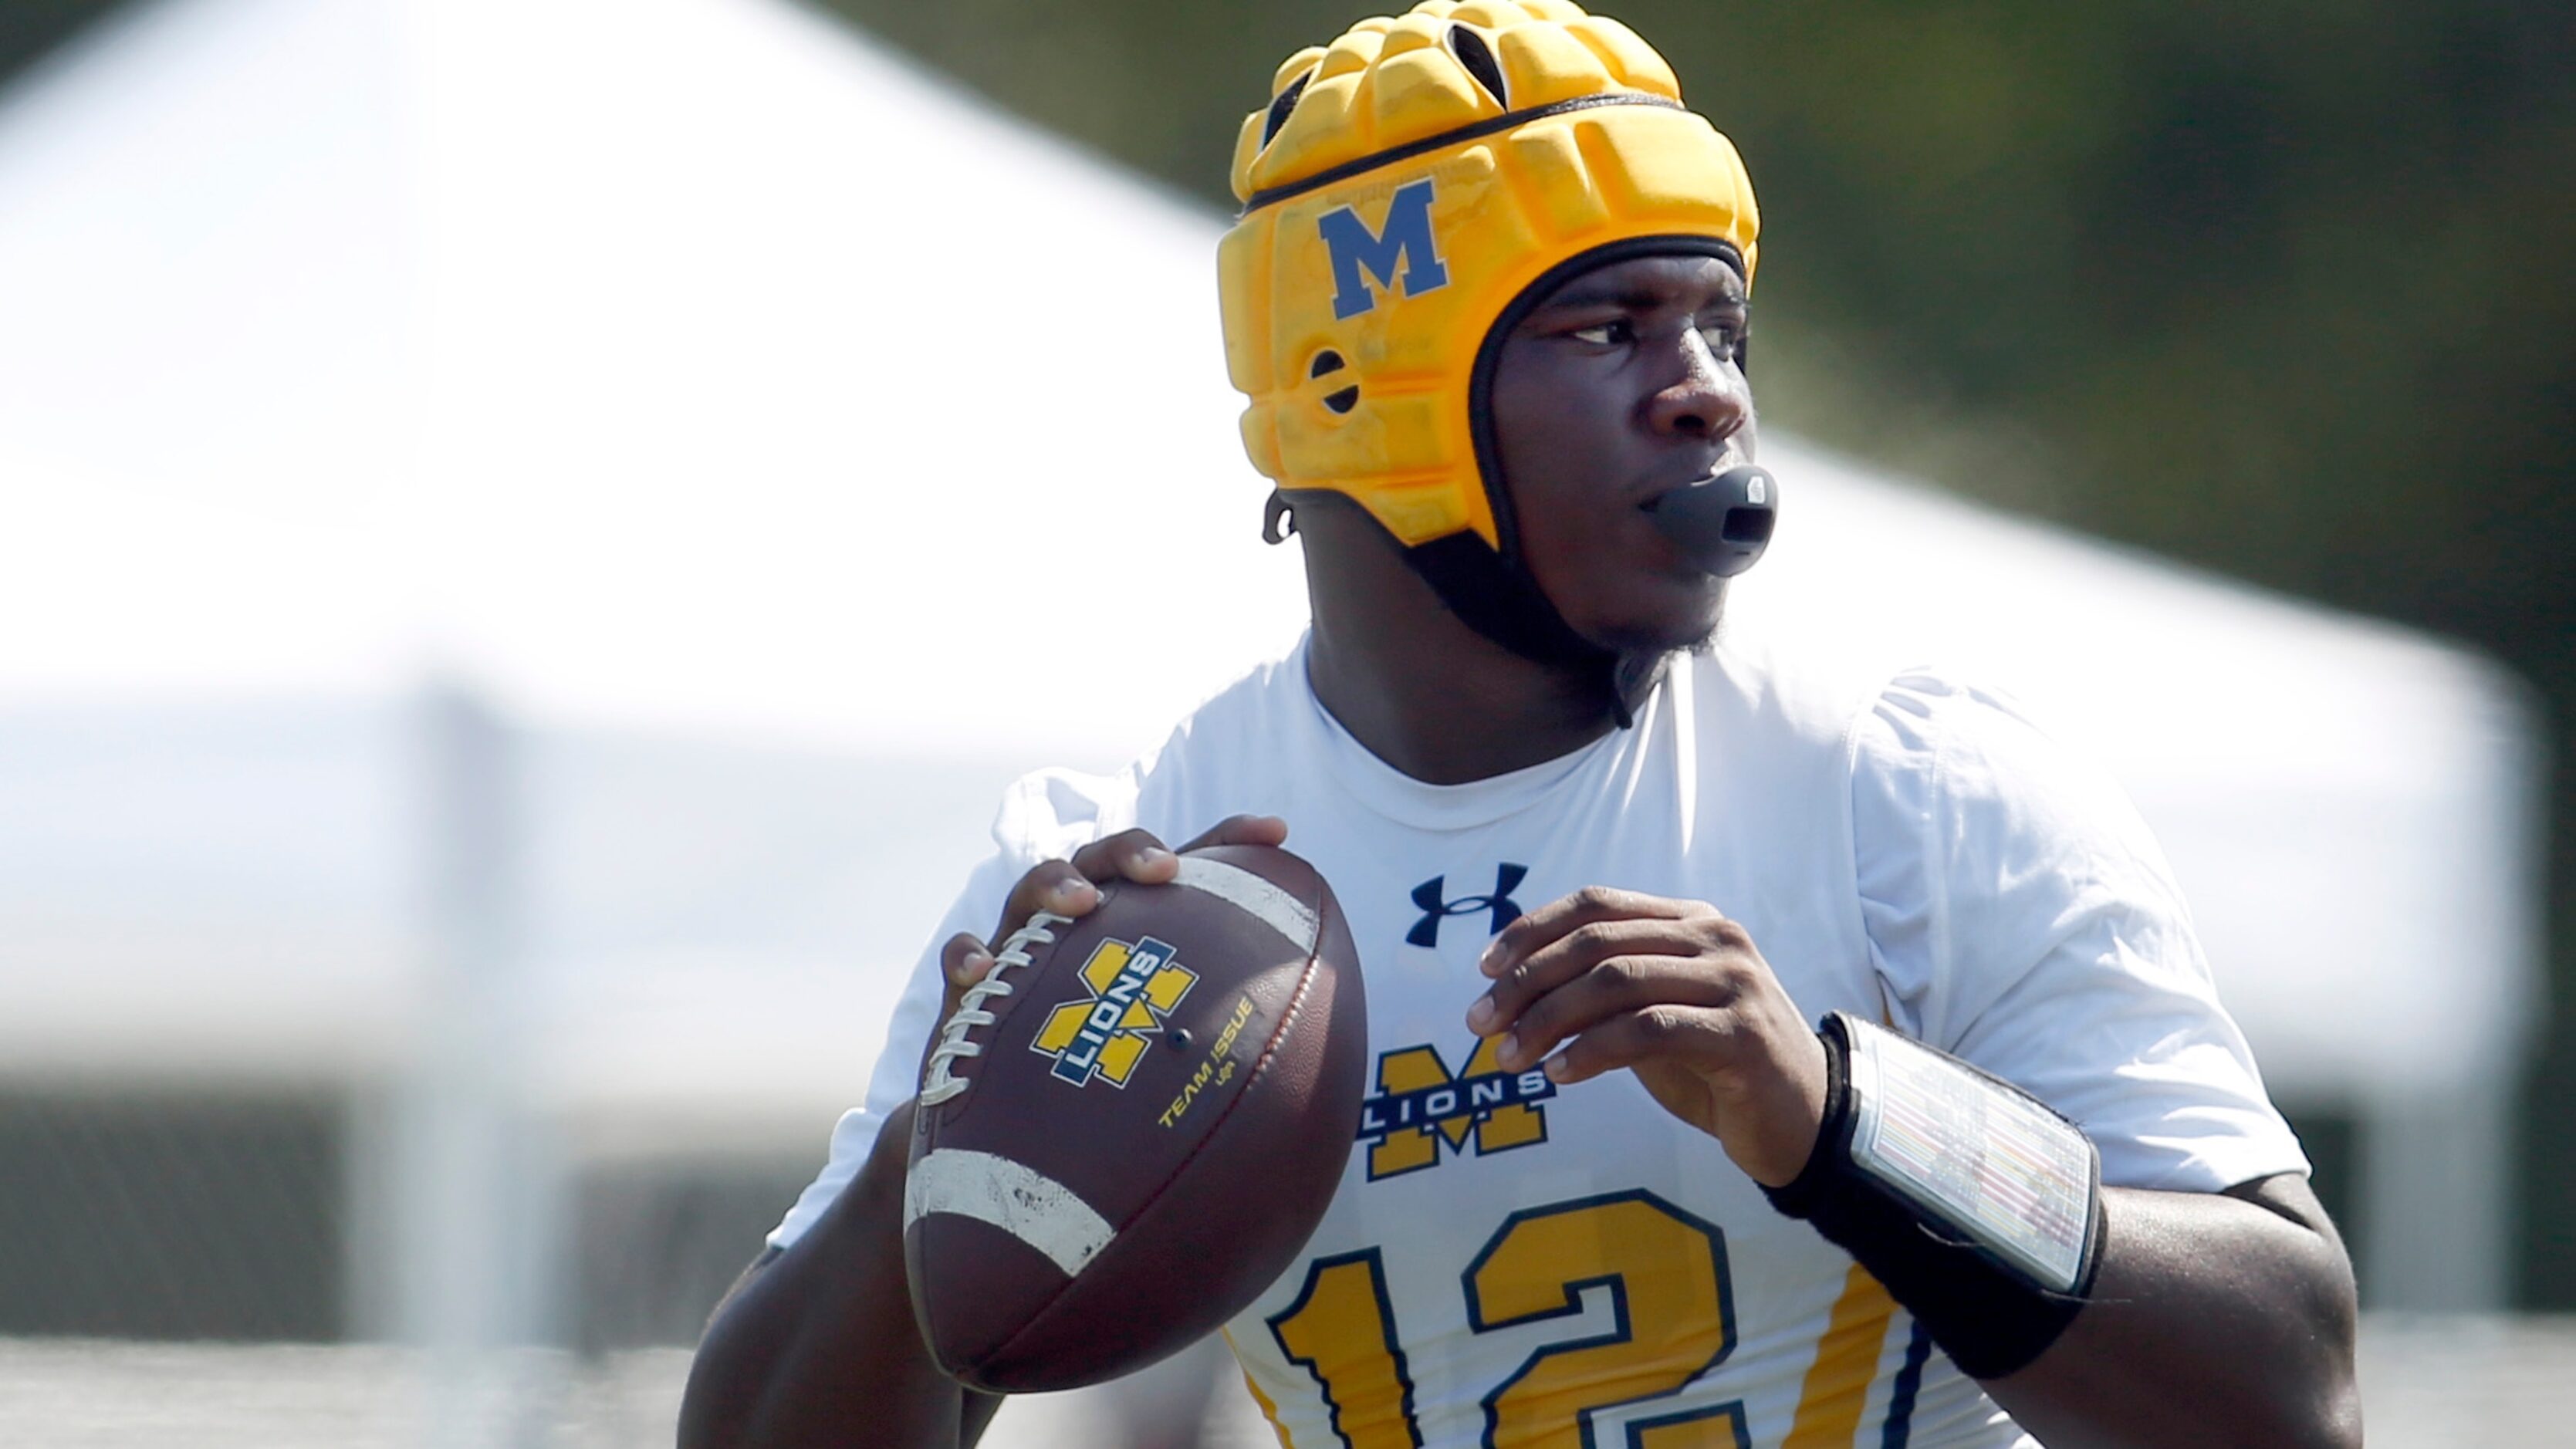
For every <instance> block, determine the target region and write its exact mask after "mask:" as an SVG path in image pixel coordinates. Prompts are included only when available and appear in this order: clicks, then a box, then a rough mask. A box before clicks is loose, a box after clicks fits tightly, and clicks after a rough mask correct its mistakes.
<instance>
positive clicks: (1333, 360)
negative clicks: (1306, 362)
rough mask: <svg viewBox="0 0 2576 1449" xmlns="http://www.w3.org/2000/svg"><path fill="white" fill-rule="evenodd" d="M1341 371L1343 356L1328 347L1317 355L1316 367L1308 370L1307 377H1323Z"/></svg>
mask: <svg viewBox="0 0 2576 1449" xmlns="http://www.w3.org/2000/svg"><path fill="white" fill-rule="evenodd" d="M1341 370H1342V355H1341V354H1340V353H1338V352H1335V351H1333V350H1332V349H1331V348H1329V347H1327V348H1325V349H1324V350H1323V351H1321V352H1318V353H1316V354H1315V365H1314V366H1313V367H1310V368H1308V369H1306V375H1307V376H1308V377H1322V376H1323V375H1324V374H1325V373H1328V372H1339V371H1341Z"/></svg>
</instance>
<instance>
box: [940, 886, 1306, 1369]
mask: <svg viewBox="0 0 2576 1449" xmlns="http://www.w3.org/2000/svg"><path fill="white" fill-rule="evenodd" d="M1328 904H1329V903H1328V902H1327V901H1318V902H1316V910H1315V920H1316V929H1315V944H1314V946H1313V947H1312V948H1311V949H1310V950H1309V951H1308V952H1307V955H1306V969H1305V970H1304V971H1303V972H1300V973H1299V974H1298V977H1297V989H1296V990H1295V991H1293V992H1291V993H1290V994H1289V997H1288V1009H1287V1010H1286V1011H1283V1012H1281V1013H1280V1014H1279V1024H1278V1025H1277V1026H1275V1027H1272V1028H1271V1030H1270V1035H1269V1037H1268V1038H1267V1039H1265V1040H1264V1041H1263V1042H1262V1044H1261V1055H1260V1056H1258V1057H1256V1058H1254V1059H1253V1063H1252V1070H1251V1071H1249V1072H1247V1073H1245V1074H1244V1078H1243V1086H1242V1087H1241V1088H1240V1089H1239V1090H1237V1091H1236V1092H1235V1094H1234V1100H1232V1101H1230V1102H1228V1103H1226V1104H1225V1110H1224V1111H1222V1112H1219V1113H1218V1114H1217V1115H1216V1122H1215V1124H1214V1125H1213V1126H1210V1127H1209V1128H1208V1130H1207V1131H1206V1132H1204V1133H1202V1134H1201V1135H1200V1137H1199V1145H1198V1146H1196V1147H1193V1148H1191V1149H1190V1151H1189V1155H1188V1156H1186V1157H1183V1158H1182V1159H1181V1160H1180V1161H1179V1162H1178V1163H1176V1164H1174V1165H1173V1167H1172V1170H1171V1171H1170V1172H1169V1173H1167V1174H1165V1175H1164V1178H1163V1180H1162V1181H1161V1182H1159V1183H1156V1184H1155V1185H1154V1190H1153V1191H1152V1192H1151V1193H1148V1194H1146V1197H1145V1205H1144V1206H1143V1207H1140V1208H1138V1209H1137V1210H1136V1211H1135V1212H1134V1213H1132V1214H1130V1215H1129V1216H1128V1217H1127V1218H1125V1219H1124V1220H1122V1221H1121V1222H1120V1223H1119V1224H1118V1231H1117V1234H1116V1236H1115V1237H1112V1238H1111V1239H1110V1246H1115V1245H1116V1243H1117V1239H1118V1238H1120V1237H1124V1236H1126V1234H1127V1230H1128V1229H1129V1228H1132V1227H1134V1226H1135V1225H1136V1221H1137V1219H1139V1218H1141V1217H1143V1216H1144V1215H1145V1214H1146V1213H1147V1212H1149V1211H1151V1210H1152V1208H1153V1205H1154V1204H1155V1203H1156V1202H1158V1201H1160V1200H1161V1198H1162V1196H1163V1191H1164V1189H1166V1188H1168V1187H1170V1186H1171V1185H1172V1184H1173V1183H1175V1182H1178V1181H1180V1177H1181V1174H1182V1173H1184V1172H1187V1171H1189V1170H1190V1164H1191V1163H1194V1162H1196V1161H1198V1160H1199V1154H1200V1153H1202V1152H1205V1151H1206V1150H1207V1144H1208V1143H1209V1142H1210V1141H1211V1140H1212V1139H1214V1138H1215V1136H1216V1134H1217V1132H1218V1131H1219V1130H1221V1129H1222V1128H1223V1127H1224V1126H1225V1124H1226V1121H1227V1119H1228V1118H1231V1117H1232V1116H1233V1115H1234V1111H1235V1109H1236V1108H1237V1107H1240V1106H1242V1105H1243V1102H1244V1099H1245V1098H1247V1097H1249V1096H1251V1095H1252V1088H1253V1085H1254V1084H1255V1083H1257V1082H1259V1081H1260V1080H1261V1078H1262V1074H1263V1073H1265V1072H1268V1071H1269V1070H1270V1063H1271V1062H1272V1061H1273V1060H1275V1059H1276V1058H1277V1057H1278V1055H1279V1042H1280V1039H1281V1038H1283V1037H1285V1036H1286V1035H1287V1034H1288V1029H1289V1028H1290V1027H1292V1026H1294V1025H1296V1022H1297V1018H1298V1016H1299V1015H1300V1014H1301V1013H1302V1012H1304V1011H1305V1009H1306V999H1307V996H1308V995H1309V993H1310V991H1311V989H1312V988H1313V986H1314V984H1315V975H1316V973H1317V972H1318V971H1319V970H1321V969H1322V967H1323V964H1324V958H1323V953H1324V941H1325V939H1326V937H1327V936H1329V935H1330V934H1331V933H1330V932H1329V931H1328V930H1326V929H1325V926H1326V923H1327V917H1326V916H1325V910H1326V909H1327V908H1328ZM1108 1250H1109V1249H1108V1248H1107V1247H1104V1248H1102V1249H1101V1252H1103V1253H1106V1252H1107V1251H1108ZM1092 1261H1093V1262H1098V1261H1099V1258H1098V1257H1097V1256H1095V1257H1094V1258H1093V1259H1092ZM1085 1266H1086V1267H1088V1266H1089V1265H1088V1264H1086V1265H1085ZM1080 1276H1081V1275H1080V1274H1067V1275H1066V1276H1065V1280H1064V1286H1063V1287H1061V1288H1058V1289H1056V1290H1055V1291H1054V1292H1053V1293H1050V1294H1048V1295H1047V1298H1046V1301H1045V1302H1044V1303H1041V1304H1040V1305H1038V1308H1037V1311H1035V1312H1033V1313H1031V1314H1030V1315H1029V1321H1028V1322H1026V1323H1023V1324H1021V1325H1020V1331H1019V1332H1017V1333H1014V1334H1012V1335H1011V1336H1010V1337H1009V1338H1007V1339H1004V1340H1003V1341H1002V1342H1001V1343H1000V1344H998V1345H996V1346H995V1347H994V1348H993V1350H992V1352H990V1353H989V1354H987V1355H985V1358H986V1361H987V1362H989V1361H991V1360H993V1359H997V1358H1003V1357H1006V1356H1008V1355H1009V1353H1010V1352H1011V1350H1012V1349H1014V1348H1017V1347H1018V1346H1019V1343H1020V1340H1021V1339H1022V1338H1024V1337H1026V1336H1028V1334H1029V1333H1030V1332H1031V1331H1032V1330H1034V1329H1035V1328H1036V1327H1037V1326H1038V1324H1039V1323H1040V1322H1041V1321H1042V1320H1044V1319H1045V1317H1046V1316H1047V1315H1048V1314H1049V1313H1052V1312H1054V1311H1055V1305H1056V1303H1057V1302H1058V1301H1059V1300H1061V1299H1062V1298H1063V1297H1064V1295H1065V1294H1067V1293H1069V1292H1071V1291H1072V1290H1073V1285H1074V1283H1075V1282H1076V1281H1078V1280H1079V1278H1080Z"/></svg>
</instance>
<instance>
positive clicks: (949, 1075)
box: [921, 911, 1073, 1107]
mask: <svg viewBox="0 0 2576 1449" xmlns="http://www.w3.org/2000/svg"><path fill="white" fill-rule="evenodd" d="M1072 924H1073V917H1071V916H1059V915H1057V914H1055V913H1054V912H1053V911H1040V912H1038V913H1037V914H1035V915H1033V916H1031V917H1029V923H1028V924H1027V925H1025V926H1022V927H1020V928H1019V929H1018V930H1016V931H1013V932H1012V933H1011V934H1010V936H1009V937H1008V938H1007V939H1005V940H1004V941H1003V942H1002V949H1001V950H1000V951H998V952H995V953H994V956H993V969H992V970H990V971H987V972H985V973H984V979H983V980H981V981H978V982H976V983H975V984H974V985H972V986H969V987H967V988H966V994H965V995H964V996H963V997H961V998H959V999H958V1002H957V1010H956V1012H955V1013H954V1014H952V1015H951V1016H950V1017H949V1018H948V1024H947V1025H946V1026H943V1027H941V1028H940V1029H939V1045H937V1046H935V1047H932V1048H931V1049H930V1074H929V1075H928V1076H927V1077H925V1078H924V1079H923V1080H922V1084H921V1105H923V1106H925V1107H935V1106H937V1105H939V1104H940V1103H942V1102H945V1101H947V1100H948V1099H949V1098H951V1097H954V1096H956V1095H957V1094H958V1093H960V1092H962V1091H965V1090H966V1079H965V1078H963V1077H960V1076H958V1075H956V1074H955V1073H953V1072H951V1071H950V1070H949V1069H948V1064H949V1063H950V1062H953V1061H955V1060H957V1059H958V1058H959V1057H980V1056H982V1055H983V1054H984V1049H983V1048H982V1047H981V1046H979V1045H977V1044H975V1043H974V1042H971V1041H968V1040H967V1039H966V1033H968V1032H970V1031H972V1030H974V1029H975V1028H976V1027H979V1026H991V1025H992V1024H993V1020H994V1018H993V1013H991V1012H989V1011H986V1010H985V1009H984V1003H985V1002H987V1001H990V1000H992V999H993V998H994V997H997V996H1008V995H1010V994H1011V983H1009V982H1007V981H1005V980H1003V979H1002V973H1003V972H1004V971H1007V970H1009V969H1010V968H1011V967H1014V966H1026V965H1027V964H1029V948H1030V947H1031V946H1035V945H1047V946H1052V945H1054V944H1055V929H1054V928H1055V927H1057V926H1069V925H1072Z"/></svg>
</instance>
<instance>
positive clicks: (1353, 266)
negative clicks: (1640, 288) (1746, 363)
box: [1217, 0, 1758, 550]
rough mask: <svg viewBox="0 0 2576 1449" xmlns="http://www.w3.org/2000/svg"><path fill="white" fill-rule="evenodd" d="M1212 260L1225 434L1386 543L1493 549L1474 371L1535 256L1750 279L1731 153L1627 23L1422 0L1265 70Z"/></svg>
mask: <svg viewBox="0 0 2576 1449" xmlns="http://www.w3.org/2000/svg"><path fill="white" fill-rule="evenodd" d="M1234 193H1235V196H1236V198H1237V199H1239V200H1240V201H1242V203H1243V207H1244V210H1243V216H1242V219H1241V220H1240V221H1238V222H1237V223H1236V224H1235V226H1234V229H1233V230H1231V231H1229V232H1228V233H1226V236H1225V240H1224V242H1223V244H1222V245H1221V246H1220V247H1219V249H1218V254H1217V271H1218V286H1219V290H1220V293H1221V296H1222V300H1223V305H1224V311H1225V348H1226V366H1227V370H1228V371H1229V373H1230V374H1231V375H1232V377H1233V379H1234V385H1235V386H1236V387H1237V388H1238V389H1240V390H1241V391H1242V392H1243V393H1244V394H1245V395H1246V396H1247V397H1248V398H1250V399H1251V405H1250V406H1249V407H1247V408H1246V409H1245V410H1244V413H1243V442H1244V447H1245V449H1246V450H1247V451H1248V452H1249V453H1250V454H1251V455H1252V464H1253V466H1254V467H1255V468H1258V469H1259V470H1260V471H1261V472H1262V473H1263V474H1264V475H1266V476H1267V477H1269V478H1271V479H1272V480H1274V481H1275V482H1276V483H1277V484H1278V485H1279V486H1280V487H1281V488H1283V489H1328V490H1331V491H1333V492H1338V493H1343V494H1347V495H1348V496H1349V497H1351V498H1352V499H1354V500H1356V501H1357V502H1358V503H1359V504H1360V505H1361V506H1362V507H1364V508H1366V509H1367V510H1368V511H1369V513H1370V514H1371V515H1373V516H1374V517H1375V518H1376V519H1377V521H1378V522H1379V523H1380V524H1382V525H1384V526H1385V528H1386V530H1387V531H1388V532H1389V533H1390V534H1392V535H1394V537H1395V539H1396V541H1397V542H1399V543H1401V544H1403V545H1405V546H1406V547H1407V548H1415V547H1419V546H1420V545H1423V544H1426V543H1430V542H1433V541H1435V540H1438V539H1442V538H1447V537H1450V536H1452V535H1456V534H1460V533H1469V532H1472V533H1473V534H1474V535H1475V536H1476V537H1478V538H1480V539H1482V540H1483V542H1484V543H1485V545H1486V546H1487V547H1488V548H1493V549H1498V550H1499V549H1502V548H1503V541H1502V532H1501V530H1499V529H1498V528H1497V524H1496V518H1495V509H1494V505H1493V501H1492V496H1490V495H1489V493H1488V489H1487V480H1486V478H1485V477H1484V474H1483V470H1482V468H1481V467H1480V465H1479V462H1478V459H1477V454H1476V434H1475V424H1474V422H1473V420H1472V419H1471V415H1470V414H1471V409H1472V408H1473V407H1474V406H1477V405H1479V404H1480V400H1479V399H1477V398H1475V397H1473V396H1472V392H1473V384H1474V372H1475V367H1476V362H1477V358H1478V355H1479V353H1480V351H1481V349H1482V348H1483V347H1484V345H1485V342H1486V338H1487V336H1488V334H1489V333H1490V332H1492V330H1493V328H1494V325H1495V323H1496V321H1497V319H1499V318H1500V317H1501V316H1502V315H1503V313H1504V311H1505V309H1506V308H1508V307H1510V306H1511V304H1512V303H1513V302H1514V301H1515V300H1516V299H1518V298H1520V297H1521V295H1522V294H1523V293H1524V292H1526V291H1527V290H1528V289H1529V288H1530V287H1531V285H1532V284H1533V283H1535V282H1536V281H1538V280H1539V278H1541V277H1542V276H1544V275H1546V274H1547V273H1548V272H1549V271H1550V270H1551V269H1552V268H1555V267H1557V266H1559V265H1561V264H1564V263H1566V262H1568V261H1570V260H1571V259H1574V258H1577V257H1584V256H1589V255H1591V254H1593V253H1595V252H1598V251H1600V250H1601V249H1603V248H1605V247H1615V246H1616V245H1617V244H1619V243H1623V242H1626V243H1632V244H1634V243H1637V242H1639V241H1641V240H1643V239H1648V238H1656V239H1663V238H1670V239H1674V240H1675V241H1676V242H1677V243H1678V244H1680V245H1683V246H1689V245H1693V244H1696V245H1698V246H1700V247H1703V248H1706V247H1708V244H1710V243H1723V244H1724V246H1725V248H1727V249H1729V250H1731V251H1732V252H1733V253H1734V255H1735V256H1736V257H1737V258H1738V259H1739V260H1740V261H1741V262H1742V264H1743V268H1744V275H1745V281H1746V284H1747V285H1748V286H1749V285H1750V284H1751V282H1752V277H1753V262H1754V255H1755V249H1754V239H1755V234H1756V232H1757V230H1758V219H1757V216H1756V213H1755V211H1754V204H1753V187H1752V183H1751V182H1750V181H1749V180H1747V179H1746V177H1745V174H1744V165H1743V162H1742V161H1741V160H1739V159H1738V158H1737V156H1736V154H1735V147H1734V146H1733V145H1732V144H1731V143H1729V142H1728V141H1727V139H1726V138H1725V137H1724V136H1722V135H1720V134H1719V133H1718V132H1717V131H1716V130H1715V129H1714V128H1713V127H1711V126H1710V125H1709V123H1708V122H1707V121H1706V120H1703V119H1702V118H1701V117H1699V116H1697V115H1695V114H1693V113H1692V112H1690V111H1687V110H1684V109H1682V106H1681V88H1680V85H1679V83H1678V82H1676V81H1675V80H1674V79H1673V72H1672V68H1671V67H1670V66H1668V65H1666V64H1665V63H1664V60H1663V57H1661V56H1659V55H1657V54H1656V53H1655V52H1654V50H1653V48H1652V47H1650V46H1648V45H1647V44H1646V43H1645V42H1644V41H1643V40H1640V39H1639V38H1638V37H1637V35H1636V33H1635V32H1633V31H1631V30H1629V29H1628V28H1627V27H1626V26H1624V25H1621V24H1620V23H1619V22H1617V21H1615V20H1611V19H1609V18H1607V17H1604V16H1598V15H1587V14H1585V13H1584V12H1583V11H1582V10H1580V9H1578V8H1577V7H1575V6H1574V5H1572V4H1569V3H1566V0H1465V3H1463V4H1462V3H1459V0H1427V3H1424V4H1420V5H1417V6H1415V7H1414V8H1413V9H1412V10H1411V11H1410V12H1408V13H1407V14H1405V15H1402V16H1397V17H1386V16H1378V17H1374V18H1371V19H1367V20H1363V21H1361V22H1359V23H1358V24H1356V25H1354V26H1352V27H1351V28H1350V29H1349V30H1348V31H1347V32H1345V33H1344V34H1343V35H1342V37H1341V38H1340V39H1338V40H1336V41H1334V42H1333V43H1332V44H1331V45H1329V46H1325V47H1321V48H1309V49H1306V50H1302V51H1299V52H1298V53H1297V54H1295V55H1293V56H1291V57H1289V58H1288V60H1287V62H1286V63H1285V64H1283V65H1282V66H1280V68H1279V72H1278V75H1277V76H1276V78H1275V79H1274V80H1273V82H1272V101H1271V104H1270V105H1268V106H1266V107H1264V108H1263V109H1261V110H1258V111H1255V112H1253V113H1252V114H1251V115H1250V116H1247V117H1245V118H1244V123H1243V131H1242V134H1241V136H1240V138H1239V139H1238V141H1237V143H1236V146H1235V154H1234Z"/></svg>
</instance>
